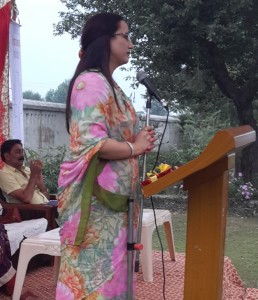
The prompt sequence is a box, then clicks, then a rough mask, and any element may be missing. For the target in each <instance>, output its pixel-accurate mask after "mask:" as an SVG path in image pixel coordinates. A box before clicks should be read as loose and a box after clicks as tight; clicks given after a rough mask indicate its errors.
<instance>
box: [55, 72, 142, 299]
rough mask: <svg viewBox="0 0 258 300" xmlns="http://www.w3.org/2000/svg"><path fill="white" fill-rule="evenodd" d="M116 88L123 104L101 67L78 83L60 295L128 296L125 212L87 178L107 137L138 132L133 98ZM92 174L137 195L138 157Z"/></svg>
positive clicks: (108, 187) (67, 165) (63, 184)
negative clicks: (100, 195) (102, 197)
mask: <svg viewBox="0 0 258 300" xmlns="http://www.w3.org/2000/svg"><path fill="white" fill-rule="evenodd" d="M115 93H116V98H117V101H118V103H119V106H117V104H116V102H115V98H114V94H113V90H112V88H111V87H110V85H109V83H108V81H107V80H106V78H105V77H104V76H103V75H102V74H101V73H100V72H97V71H90V72H85V73H82V74H81V75H80V76H78V78H77V79H76V81H75V83H74V87H73V91H72V96H71V121H70V151H69V154H68V155H67V157H66V159H65V160H64V162H63V164H62V165H61V171H60V175H59V181H58V184H59V195H58V199H59V207H58V210H59V225H60V237H61V266H60V272H59V278H58V284H57V289H56V299H57V300H72V299H76V300H79V299H87V300H93V299H94V300H111V299H112V300H118V299H119V300H123V299H127V212H126V211H116V210H114V209H111V208H110V207H109V206H108V205H106V204H105V203H103V201H100V199H99V198H98V196H96V195H98V194H97V193H95V186H96V185H93V184H89V183H88V181H87V180H88V179H87V177H88V176H93V174H92V173H93V171H92V170H94V172H95V169H96V168H95V166H94V167H93V169H92V167H91V168H90V167H89V166H90V164H91V163H92V162H93V159H94V157H95V158H96V157H97V156H98V151H99V149H100V148H101V147H102V146H103V144H104V143H105V141H106V139H108V138H111V139H115V140H117V141H121V142H122V141H129V142H133V141H134V136H135V134H136V132H137V126H138V121H137V116H136V113H135V110H134V108H133V106H132V104H131V102H130V101H129V99H128V98H127V97H126V96H125V94H124V93H123V91H122V90H121V89H120V88H119V87H116V88H115ZM98 161H100V160H99V159H98ZM93 179H94V182H95V183H97V185H98V186H99V187H100V188H101V190H102V191H104V193H109V194H108V195H109V196H110V195H112V194H114V195H121V196H122V197H126V199H127V198H128V197H129V196H133V197H135V190H136V182H137V179H138V161H137V158H129V159H124V160H110V161H104V164H103V168H102V170H101V172H100V174H97V175H96V179H95V177H93ZM95 183H94V184H95ZM91 189H93V191H92V195H90V201H88V202H89V203H88V204H87V200H86V198H87V197H88V196H87V193H88V194H89V191H91ZM118 199H119V198H118ZM111 200H112V199H111Z"/></svg>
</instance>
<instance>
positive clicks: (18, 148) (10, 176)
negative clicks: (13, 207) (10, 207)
mask: <svg viewBox="0 0 258 300" xmlns="http://www.w3.org/2000/svg"><path fill="white" fill-rule="evenodd" d="M1 158H2V161H3V162H4V166H3V168H2V169H1V170H0V188H1V190H2V192H3V194H4V196H5V198H6V201H7V202H9V203H20V202H23V203H31V204H43V203H48V202H49V201H48V199H49V192H48V189H47V188H46V186H45V185H44V182H43V176H42V162H41V161H39V160H33V161H31V163H30V168H28V167H25V166H23V162H24V151H23V147H22V143H21V141H20V140H6V141H5V142H4V143H3V144H2V146H1Z"/></svg>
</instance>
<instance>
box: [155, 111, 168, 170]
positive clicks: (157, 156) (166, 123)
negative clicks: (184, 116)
mask: <svg viewBox="0 0 258 300" xmlns="http://www.w3.org/2000/svg"><path fill="white" fill-rule="evenodd" d="M168 117H169V112H167V118H166V122H165V128H164V130H163V133H162V136H161V139H160V143H159V148H158V151H157V155H156V161H155V163H154V166H153V168H152V171H154V170H155V168H156V166H157V163H158V159H159V153H160V148H161V145H162V141H163V138H164V135H165V132H166V129H167V125H168Z"/></svg>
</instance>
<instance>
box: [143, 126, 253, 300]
mask: <svg viewBox="0 0 258 300" xmlns="http://www.w3.org/2000/svg"><path fill="white" fill-rule="evenodd" d="M255 139H256V134H255V131H254V130H253V129H252V128H251V127H250V126H241V127H237V128H229V129H225V130H220V131H218V132H217V133H216V135H215V136H214V137H213V139H212V140H211V142H210V143H209V144H208V146H207V147H206V148H205V150H204V151H203V153H202V154H201V155H200V156H199V157H197V158H196V159H194V160H192V161H190V162H189V163H187V164H185V165H183V166H181V167H179V168H178V169H176V170H175V171H173V172H171V173H168V174H166V175H165V176H163V177H161V178H159V179H158V180H157V181H156V182H153V183H151V184H148V185H145V186H142V193H143V196H144V198H146V197H149V196H151V195H154V194H156V193H158V192H160V191H162V190H165V189H166V188H168V187H169V186H171V185H174V184H176V183H178V182H180V181H183V186H184V189H185V190H187V191H188V208H187V239H186V260H185V282H184V300H219V299H222V282H223V262H224V245H225V232H226V217H227V206H228V170H229V169H231V168H232V167H234V164H235V152H237V151H240V150H241V149H243V148H244V147H246V146H248V145H249V144H250V143H252V142H254V141H255ZM172 284H173V283H172ZM171 300H173V299H171Z"/></svg>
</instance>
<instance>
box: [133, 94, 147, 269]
mask: <svg viewBox="0 0 258 300" xmlns="http://www.w3.org/2000/svg"><path fill="white" fill-rule="evenodd" d="M150 110H151V95H150V96H149V99H148V100H147V101H146V125H145V126H149V125H150ZM146 165H147V154H146V153H144V156H143V167H142V178H140V182H141V181H144V180H145V176H146ZM138 195H140V205H139V219H138V228H137V243H138V244H140V243H141V233H142V215H143V199H142V192H141V189H140V183H138ZM139 258H140V251H136V257H135V272H139V268H140V259H139Z"/></svg>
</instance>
